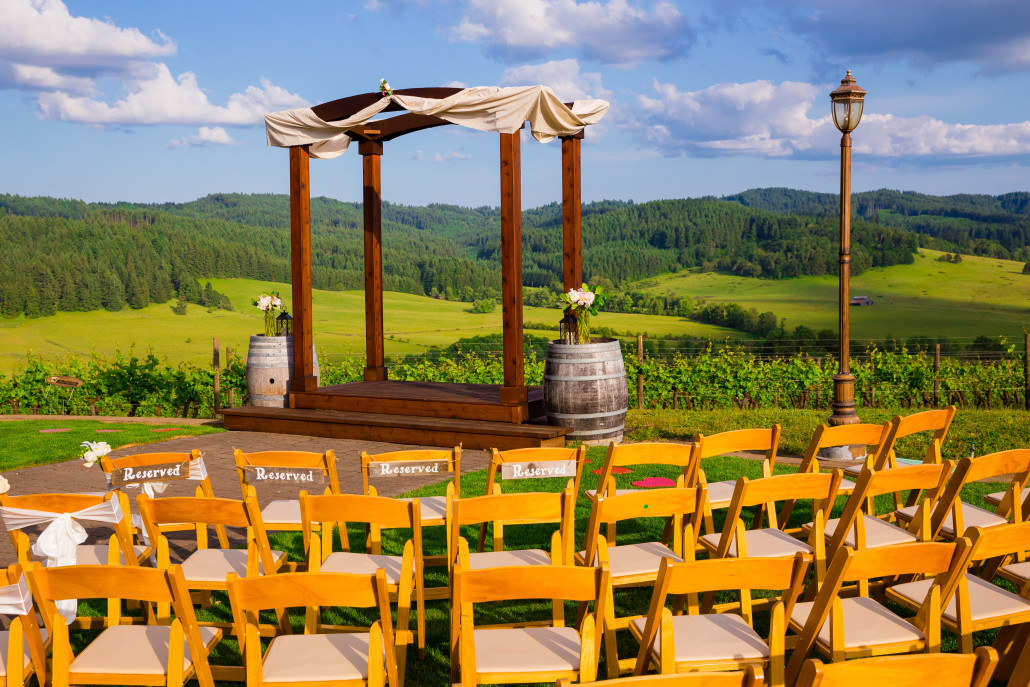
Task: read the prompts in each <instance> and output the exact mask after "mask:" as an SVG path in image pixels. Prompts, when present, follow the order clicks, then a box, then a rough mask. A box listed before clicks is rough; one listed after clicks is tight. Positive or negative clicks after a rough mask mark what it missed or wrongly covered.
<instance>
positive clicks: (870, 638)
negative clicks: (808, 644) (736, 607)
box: [790, 596, 924, 648]
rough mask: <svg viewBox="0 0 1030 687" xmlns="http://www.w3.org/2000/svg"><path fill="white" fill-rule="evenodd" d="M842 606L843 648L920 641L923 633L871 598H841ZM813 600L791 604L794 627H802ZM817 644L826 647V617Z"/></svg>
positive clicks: (827, 620) (828, 620)
mask: <svg viewBox="0 0 1030 687" xmlns="http://www.w3.org/2000/svg"><path fill="white" fill-rule="evenodd" d="M841 605H842V608H843V609H844V647H845V648H854V647H860V646H868V645H880V644H893V643H902V642H920V641H923V639H924V637H923V633H922V632H920V631H919V629H918V628H916V627H915V626H914V625H912V624H911V623H909V622H907V621H905V620H904V619H903V618H899V617H898V616H896V615H894V614H893V613H891V612H890V611H889V610H887V609H886V608H884V607H883V606H881V605H880V604H879V603H877V602H876V601H875V600H873V599H870V598H868V597H865V596H857V597H853V598H849V599H841ZM812 606H814V603H813V602H811V601H804V602H799V603H797V604H795V605H794V611H793V613H791V614H790V620H791V622H792V623H794V624H795V625H797V626H798V627H804V624H805V621H806V620H808V614H809V613H811V612H812ZM818 644H820V645H821V646H823V647H828V646H830V618H829V616H827V617H826V622H824V623H823V626H822V628H820V630H819V637H818Z"/></svg>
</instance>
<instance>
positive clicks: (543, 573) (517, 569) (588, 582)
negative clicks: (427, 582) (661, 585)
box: [455, 565, 608, 604]
mask: <svg viewBox="0 0 1030 687" xmlns="http://www.w3.org/2000/svg"><path fill="white" fill-rule="evenodd" d="M607 575H608V571H607V570H605V569H603V568H593V567H589V568H588V567H580V566H575V567H574V566H570V565H531V566H512V567H504V568H483V569H481V570H461V568H460V566H458V567H456V568H455V580H456V582H455V584H460V586H461V603H463V604H465V603H471V604H475V603H485V602H490V601H518V600H526V599H567V600H570V601H594V600H596V599H597V596H598V589H601V588H604V585H605V584H606V580H607ZM459 580H460V581H459Z"/></svg>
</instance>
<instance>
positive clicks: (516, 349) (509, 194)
mask: <svg viewBox="0 0 1030 687" xmlns="http://www.w3.org/2000/svg"><path fill="white" fill-rule="evenodd" d="M520 136H521V134H520V132H518V131H516V132H515V133H513V134H500V138H501V315H502V318H503V321H504V334H503V348H504V350H503V358H504V386H503V387H501V402H502V403H512V404H525V403H528V402H529V394H528V390H527V389H526V375H525V369H524V365H525V361H524V360H523V351H522V159H521V149H520V143H521V141H520Z"/></svg>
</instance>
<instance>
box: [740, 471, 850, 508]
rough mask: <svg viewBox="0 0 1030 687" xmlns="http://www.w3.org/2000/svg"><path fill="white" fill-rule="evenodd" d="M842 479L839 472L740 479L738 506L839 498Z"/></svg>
mask: <svg viewBox="0 0 1030 687" xmlns="http://www.w3.org/2000/svg"><path fill="white" fill-rule="evenodd" d="M741 480H743V481H741ZM840 480H841V475H840V472H839V471H835V472H831V473H826V472H808V473H792V474H785V475H773V476H772V477H763V478H761V479H757V480H748V479H747V478H746V477H740V478H739V479H738V480H737V490H739V491H740V500H739V504H740V505H741V506H743V507H745V508H746V507H749V506H757V505H759V504H762V503H775V502H778V501H786V500H788V499H789V500H797V499H814V500H817V501H825V500H826V499H830V498H832V497H833V496H835V495H836V491H837V489H836V487H837V486H839V485H840Z"/></svg>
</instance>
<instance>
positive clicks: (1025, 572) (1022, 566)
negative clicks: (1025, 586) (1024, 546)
mask: <svg viewBox="0 0 1030 687" xmlns="http://www.w3.org/2000/svg"><path fill="white" fill-rule="evenodd" d="M1002 570H1004V571H1005V572H1007V573H1011V574H1012V575H1014V576H1015V577H1018V578H1021V579H1024V580H1025V579H1027V578H1030V561H1023V562H1022V563H1011V564H1009V565H1006V566H1005V567H1004V568H1002Z"/></svg>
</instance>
